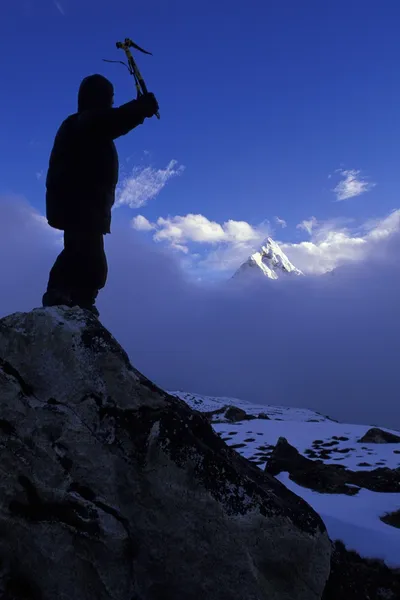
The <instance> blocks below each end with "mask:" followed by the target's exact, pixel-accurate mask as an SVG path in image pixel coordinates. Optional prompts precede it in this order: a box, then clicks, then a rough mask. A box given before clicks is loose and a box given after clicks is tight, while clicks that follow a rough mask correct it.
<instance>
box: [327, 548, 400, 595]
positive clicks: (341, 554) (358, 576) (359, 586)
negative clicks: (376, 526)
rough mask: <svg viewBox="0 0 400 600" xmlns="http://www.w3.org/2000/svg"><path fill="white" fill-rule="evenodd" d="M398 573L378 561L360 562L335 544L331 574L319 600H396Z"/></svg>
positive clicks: (357, 557) (359, 558)
mask: <svg viewBox="0 0 400 600" xmlns="http://www.w3.org/2000/svg"><path fill="white" fill-rule="evenodd" d="M398 598H400V570H399V569H390V568H389V567H387V566H386V565H385V563H384V562H382V561H380V560H370V559H367V558H362V557H361V556H359V554H357V552H353V551H350V550H346V548H345V547H344V545H343V544H342V543H341V542H336V543H335V545H334V550H333V554H332V565H331V573H330V576H329V580H328V583H327V584H326V588H325V590H324V594H323V596H322V600H397V599H398Z"/></svg>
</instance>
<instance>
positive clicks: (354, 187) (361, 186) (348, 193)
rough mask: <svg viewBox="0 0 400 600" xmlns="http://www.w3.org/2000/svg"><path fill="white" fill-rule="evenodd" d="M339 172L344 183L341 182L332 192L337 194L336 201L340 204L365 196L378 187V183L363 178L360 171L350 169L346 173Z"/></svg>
mask: <svg viewBox="0 0 400 600" xmlns="http://www.w3.org/2000/svg"><path fill="white" fill-rule="evenodd" d="M337 172H338V173H340V175H341V177H342V181H339V183H338V184H337V186H336V187H335V188H334V189H333V190H332V191H333V192H334V193H335V194H336V200H337V201H339V202H340V201H342V200H348V199H349V198H355V197H356V196H360V195H361V194H365V192H369V191H370V190H372V188H374V187H375V185H376V183H372V182H370V181H367V179H366V178H365V177H362V176H361V171H359V170H356V169H350V170H347V171H346V170H341V169H339V171H337Z"/></svg>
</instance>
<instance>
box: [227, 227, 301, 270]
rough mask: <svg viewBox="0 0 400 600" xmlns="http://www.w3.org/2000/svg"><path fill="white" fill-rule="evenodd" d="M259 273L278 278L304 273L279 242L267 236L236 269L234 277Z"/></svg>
mask: <svg viewBox="0 0 400 600" xmlns="http://www.w3.org/2000/svg"><path fill="white" fill-rule="evenodd" d="M250 273H252V274H257V275H263V276H265V277H268V278H269V279H278V278H279V277H281V276H282V275H289V274H291V275H303V273H302V272H301V271H300V270H299V269H297V268H296V267H295V266H294V265H293V264H292V263H291V262H290V260H289V259H288V257H287V256H286V254H285V253H284V252H283V251H282V249H281V248H280V246H279V244H277V243H276V242H274V240H273V239H272V238H270V237H269V238H267V239H266V240H265V242H264V244H263V245H262V246H261V248H260V249H259V250H258V251H257V252H254V254H252V255H251V256H250V257H249V258H248V259H247V260H246V262H244V263H243V264H242V265H241V267H239V269H238V270H237V271H236V273H235V274H234V277H238V276H243V275H246V274H250Z"/></svg>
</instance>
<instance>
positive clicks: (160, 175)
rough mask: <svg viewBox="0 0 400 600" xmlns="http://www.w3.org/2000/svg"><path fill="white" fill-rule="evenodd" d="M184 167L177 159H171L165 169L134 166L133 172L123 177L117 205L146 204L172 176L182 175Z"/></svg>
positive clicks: (118, 191)
mask: <svg viewBox="0 0 400 600" xmlns="http://www.w3.org/2000/svg"><path fill="white" fill-rule="evenodd" d="M184 169H185V167H184V166H183V165H178V163H177V161H176V160H171V161H170V162H169V163H168V165H167V167H166V168H165V169H154V168H153V167H134V168H133V170H132V172H131V174H130V175H129V176H127V177H125V178H123V179H122V181H121V183H120V184H119V186H118V189H117V201H116V203H115V207H116V208H117V207H118V206H122V205H126V206H129V207H130V208H140V207H141V206H144V205H145V204H147V202H148V201H149V200H152V199H153V198H155V197H156V196H157V195H158V194H159V193H160V192H161V190H162V189H163V188H164V187H165V186H166V184H167V183H168V181H169V180H170V179H171V178H173V177H176V176H178V175H181V174H182V173H183V171H184Z"/></svg>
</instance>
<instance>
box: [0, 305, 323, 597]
mask: <svg viewBox="0 0 400 600" xmlns="http://www.w3.org/2000/svg"><path fill="white" fill-rule="evenodd" d="M0 357H1V358H2V361H1V365H0V419H1V423H2V425H1V427H0V443H1V446H2V477H1V478H0V527H1V532H2V535H1V539H0V560H1V573H0V591H1V594H0V595H1V596H2V597H3V596H4V598H10V599H11V598H13V599H14V600H17V599H18V600H22V599H24V600H27V599H28V598H29V599H30V600H33V599H34V600H39V599H40V600H54V599H55V598H67V597H68V598H74V600H89V599H90V600H93V598H96V600H111V599H112V600H128V599H129V600H132V599H133V598H134V599H135V600H160V599H163V598H168V600H181V599H182V598H185V600H195V599H196V600H197V599H198V598H200V597H203V596H204V597H207V599H208V600H221V598H222V597H223V598H224V600H236V599H237V598H246V600H256V599H257V600H267V599H268V600H269V599H272V598H274V600H304V599H309V598H311V596H310V589H312V590H314V591H315V594H314V595H313V596H312V598H314V596H315V597H320V595H321V594H322V590H323V588H324V585H325V581H326V579H327V577H328V573H329V562H330V554H331V545H330V542H329V539H328V536H327V533H326V530H325V526H324V525H323V523H322V521H321V519H320V518H319V517H318V515H317V514H316V513H315V512H314V511H313V510H312V509H311V508H310V507H309V506H308V505H307V504H306V502H304V501H303V500H301V499H300V498H298V497H297V496H296V495H294V494H293V493H291V492H290V491H289V490H287V489H286V488H285V486H283V485H282V484H280V483H279V482H278V481H276V480H275V479H274V478H273V477H270V476H268V474H266V473H263V472H261V471H260V470H259V468H258V467H256V466H254V465H251V464H250V463H249V462H248V461H247V460H246V459H244V458H242V457H240V456H239V455H238V454H237V453H236V452H234V451H233V450H231V449H230V448H228V447H227V446H226V444H224V442H223V441H222V440H220V439H219V437H218V436H217V435H216V434H215V433H214V432H213V430H212V428H211V425H210V423H209V422H208V420H207V419H206V418H205V417H203V416H202V415H201V414H200V413H198V412H197V411H193V410H191V409H190V408H189V407H188V406H187V405H186V404H185V403H184V402H183V401H181V400H179V399H178V398H176V397H172V396H169V395H168V394H166V393H165V392H163V391H162V390H160V389H159V388H158V387H157V386H155V385H154V384H153V383H152V382H151V381H149V380H148V379H146V378H145V377H144V376H143V375H142V374H141V373H139V372H138V371H137V370H135V369H134V368H133V367H132V365H131V364H130V362H129V359H128V356H127V355H126V353H125V352H124V350H123V349H122V348H121V346H120V345H119V344H118V343H117V342H116V340H115V339H114V338H113V337H112V336H111V334H110V333H109V332H108V331H107V330H106V329H105V328H103V327H102V326H101V324H100V323H99V321H98V320H97V319H96V318H95V317H94V316H93V315H91V314H90V313H88V312H86V311H82V310H80V309H63V308H60V307H59V308H52V309H36V310H34V311H32V312H30V313H17V314H13V315H11V316H9V317H6V318H4V319H1V320H0ZM216 564H218V569H215V565H216Z"/></svg>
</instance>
